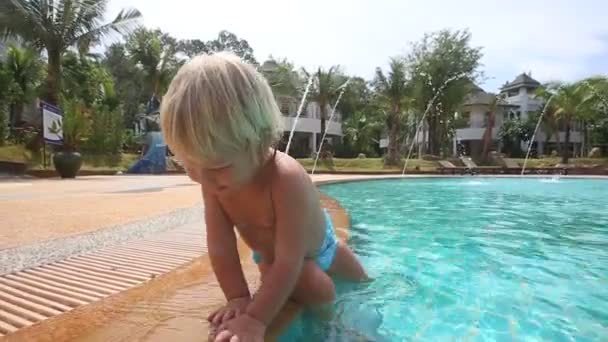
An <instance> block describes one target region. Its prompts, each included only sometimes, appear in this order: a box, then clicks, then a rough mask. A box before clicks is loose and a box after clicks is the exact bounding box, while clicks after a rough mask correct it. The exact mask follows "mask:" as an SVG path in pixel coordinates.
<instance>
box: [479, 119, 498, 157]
mask: <svg viewBox="0 0 608 342" xmlns="http://www.w3.org/2000/svg"><path fill="white" fill-rule="evenodd" d="M495 121H496V114H495V113H494V111H491V112H490V115H489V116H488V124H487V127H486V131H485V132H484V135H483V152H482V153H481V155H482V157H483V159H484V160H487V159H488V155H489V154H490V148H491V146H492V128H493V127H494V122H495Z"/></svg>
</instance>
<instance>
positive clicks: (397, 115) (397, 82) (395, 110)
mask: <svg viewBox="0 0 608 342" xmlns="http://www.w3.org/2000/svg"><path fill="white" fill-rule="evenodd" d="M389 69H390V70H389V72H388V76H385V75H384V73H383V72H382V70H381V69H380V68H377V69H376V79H375V80H374V87H375V90H376V94H377V96H378V97H379V98H378V99H379V100H380V101H381V102H382V103H383V105H384V107H385V108H386V109H387V110H386V112H387V118H386V124H387V128H388V154H387V157H386V158H385V160H384V164H385V165H387V166H388V165H399V161H400V159H401V158H400V154H399V142H398V140H399V139H398V137H399V134H400V131H401V122H402V121H403V116H404V115H406V113H407V112H406V109H407V106H408V103H409V102H410V97H409V94H410V89H409V88H410V87H409V80H408V78H407V74H406V64H405V62H404V61H403V60H402V59H399V58H391V62H390V65H389Z"/></svg>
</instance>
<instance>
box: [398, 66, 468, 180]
mask: <svg viewBox="0 0 608 342" xmlns="http://www.w3.org/2000/svg"><path fill="white" fill-rule="evenodd" d="M464 76H466V74H464V73H461V74H458V75H456V76H452V77H450V78H448V79H447V80H446V81H445V82H444V83H443V84H442V85H441V87H439V90H438V91H437V92H435V96H433V98H431V100H430V101H429V103H428V104H427V106H426V109H425V111H424V113H422V118H420V122H419V123H418V125H417V126H416V132H415V133H414V137H413V139H412V143H411V144H410V148H409V151H408V153H407V157H406V158H405V164H404V165H403V171H402V172H401V176H405V170H406V169H407V164H408V161H409V160H410V157H411V155H412V149H413V148H414V144H415V143H416V140H418V139H417V136H418V132H419V131H420V128H421V127H422V125H423V124H424V119H425V118H426V114H427V113H428V112H429V111H430V110H431V107H432V106H433V103H434V102H435V100H437V97H438V96H439V95H440V94H441V92H442V91H443V89H444V88H445V87H446V86H447V85H448V83H450V82H452V81H454V80H457V79H459V78H462V77H464Z"/></svg>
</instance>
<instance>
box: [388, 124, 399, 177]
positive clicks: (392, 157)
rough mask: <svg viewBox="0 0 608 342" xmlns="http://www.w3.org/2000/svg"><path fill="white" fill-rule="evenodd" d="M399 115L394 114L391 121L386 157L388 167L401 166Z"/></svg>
mask: <svg viewBox="0 0 608 342" xmlns="http://www.w3.org/2000/svg"><path fill="white" fill-rule="evenodd" d="M398 118H399V114H397V113H393V114H392V115H391V117H390V119H389V121H390V124H391V127H390V129H389V131H388V154H387V156H386V161H385V164H386V165H391V166H397V165H399V141H398V140H399V139H398V135H399V131H400V129H399V120H398Z"/></svg>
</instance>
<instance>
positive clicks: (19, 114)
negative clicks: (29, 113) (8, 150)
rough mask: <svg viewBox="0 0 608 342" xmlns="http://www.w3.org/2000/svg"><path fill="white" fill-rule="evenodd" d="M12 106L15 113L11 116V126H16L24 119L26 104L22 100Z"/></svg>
mask: <svg viewBox="0 0 608 342" xmlns="http://www.w3.org/2000/svg"><path fill="white" fill-rule="evenodd" d="M11 107H12V108H11V112H12V114H13V116H12V118H11V127H13V128H15V127H18V126H20V125H21V121H23V109H24V104H23V102H21V101H17V102H15V103H14V104H13V105H12V106H11Z"/></svg>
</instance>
